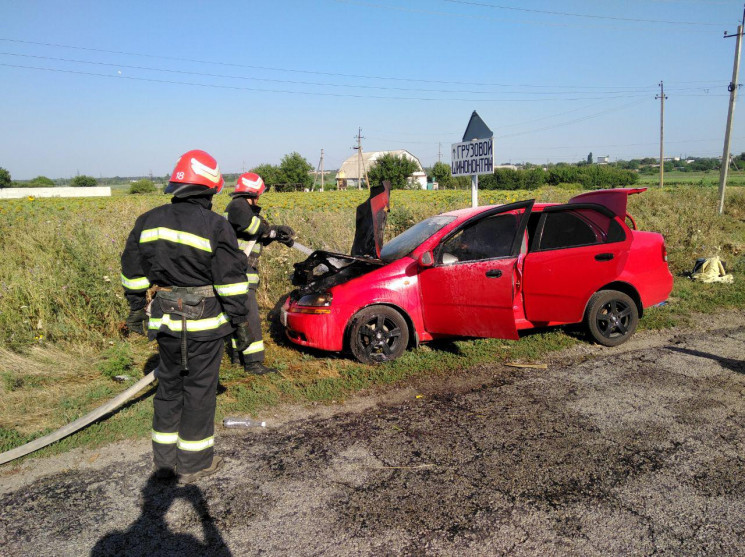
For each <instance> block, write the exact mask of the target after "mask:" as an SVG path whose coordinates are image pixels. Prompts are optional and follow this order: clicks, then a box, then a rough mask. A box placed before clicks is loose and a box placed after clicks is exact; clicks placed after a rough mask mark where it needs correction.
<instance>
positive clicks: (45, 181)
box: [29, 176, 54, 188]
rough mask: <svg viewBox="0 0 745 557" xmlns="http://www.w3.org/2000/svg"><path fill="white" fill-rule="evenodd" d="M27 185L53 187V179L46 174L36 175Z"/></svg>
mask: <svg viewBox="0 0 745 557" xmlns="http://www.w3.org/2000/svg"><path fill="white" fill-rule="evenodd" d="M29 185H30V186H31V187H32V188H53V187H54V181H53V180H51V179H50V178H47V177H46V176H37V177H36V178H34V179H33V180H31V182H30V183H29Z"/></svg>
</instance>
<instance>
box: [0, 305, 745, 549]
mask: <svg viewBox="0 0 745 557" xmlns="http://www.w3.org/2000/svg"><path fill="white" fill-rule="evenodd" d="M542 363H545V364H547V365H548V368H547V369H537V368H516V367H508V366H504V365H501V364H500V365H485V366H480V367H478V368H475V369H470V370H462V371H457V372H454V373H453V374H452V375H451V376H448V377H442V376H438V377H430V378H428V379H419V380H417V381H412V382H410V383H408V384H406V385H403V386H400V387H398V388H395V389H387V390H381V391H377V392H374V393H367V395H366V396H361V397H358V398H355V399H354V400H350V401H346V402H344V403H340V404H336V405H331V406H314V407H288V408H281V409H279V410H276V411H273V414H268V415H266V416H262V417H261V418H262V419H265V420H266V421H267V422H268V427H267V428H265V429H257V428H252V429H243V430H225V429H222V428H218V431H217V448H218V452H219V454H221V455H222V456H223V457H224V459H225V462H226V464H225V466H224V467H223V468H222V469H221V470H219V471H218V472H217V473H216V474H215V475H213V476H210V477H207V478H203V479H200V480H198V481H197V482H196V483H195V484H191V485H179V484H177V483H175V482H172V481H160V480H156V479H154V478H153V477H151V476H150V472H151V466H152V465H151V454H150V445H149V442H148V441H147V440H141V441H136V442H127V443H120V444H115V445H110V446H107V447H105V448H103V449H97V450H76V451H72V452H70V453H67V454H65V455H61V456H58V457H54V458H49V459H32V460H28V461H25V462H24V463H23V464H21V465H7V466H5V467H3V468H2V469H0V504H1V505H2V509H3V512H2V516H0V548H2V549H1V550H0V553H2V554H3V555H65V556H68V555H118V554H122V555H125V554H126V555H180V556H182V557H183V556H184V555H277V556H280V555H282V556H285V555H293V556H305V555H331V556H336V555H339V556H342V555H453V556H456V555H457V556H470V555H473V556H484V555H541V556H543V555H583V556H584V555H598V556H599V555H652V554H660V555H718V556H720V555H742V554H744V553H745V468H744V467H743V464H744V461H745V316H744V315H742V314H741V313H734V312H733V313H723V314H719V315H717V316H707V317H705V318H702V320H701V324H700V325H699V326H697V327H695V328H690V329H686V330H682V329H677V330H668V331H662V332H644V331H643V332H638V333H637V334H636V335H635V336H634V337H633V338H632V339H631V341H629V342H628V343H626V344H624V345H622V346H620V347H617V348H603V347H600V346H595V345H591V344H588V343H583V344H580V345H578V346H576V347H574V348H572V349H570V350H567V351H564V352H558V353H554V354H551V355H550V356H549V357H548V359H547V360H545V361H544V362H542Z"/></svg>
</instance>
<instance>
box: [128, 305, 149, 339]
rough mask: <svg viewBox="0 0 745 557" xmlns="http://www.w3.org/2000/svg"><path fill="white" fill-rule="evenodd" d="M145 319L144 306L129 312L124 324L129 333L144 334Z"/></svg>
mask: <svg viewBox="0 0 745 557" xmlns="http://www.w3.org/2000/svg"><path fill="white" fill-rule="evenodd" d="M146 319H147V313H145V308H142V309H134V310H131V311H130V312H129V315H128V316H127V320H126V321H125V324H126V325H127V329H128V330H129V332H130V333H134V334H136V335H144V334H145V320H146Z"/></svg>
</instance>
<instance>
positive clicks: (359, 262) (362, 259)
mask: <svg viewBox="0 0 745 557" xmlns="http://www.w3.org/2000/svg"><path fill="white" fill-rule="evenodd" d="M390 191H391V184H390V182H388V181H385V182H383V185H382V186H375V187H373V188H370V197H369V198H368V199H367V200H366V201H365V202H364V203H361V204H360V205H359V206H358V207H357V214H356V228H355V234H354V242H353V243H352V255H344V254H342V253H334V252H331V251H321V250H319V251H314V252H313V253H311V254H310V256H308V258H307V259H306V260H305V261H303V262H301V263H295V272H294V274H293V275H292V284H293V285H295V286H298V287H300V288H299V290H298V291H296V292H297V293H299V294H300V295H303V294H306V293H309V292H323V291H325V290H327V289H329V288H331V287H332V286H335V285H337V284H342V283H344V282H347V281H349V280H352V279H353V278H356V277H358V276H361V275H364V274H365V273H369V272H370V271H373V270H375V269H377V268H379V267H382V266H383V265H385V262H384V261H381V260H380V249H381V248H382V247H383V232H384V230H385V223H386V220H387V217H388V210H389V207H390V204H389V201H390Z"/></svg>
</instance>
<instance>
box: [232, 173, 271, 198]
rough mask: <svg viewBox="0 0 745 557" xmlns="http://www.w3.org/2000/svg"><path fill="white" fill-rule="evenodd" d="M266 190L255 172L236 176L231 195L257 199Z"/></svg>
mask: <svg viewBox="0 0 745 557" xmlns="http://www.w3.org/2000/svg"><path fill="white" fill-rule="evenodd" d="M265 190H266V185H265V184H264V180H262V179H261V176H259V175H258V174H256V173H255V172H244V173H243V174H241V175H240V176H238V181H237V182H236V183H235V190H234V191H233V193H232V195H234V196H245V197H259V196H260V195H261V194H262V193H264V191H265Z"/></svg>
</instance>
